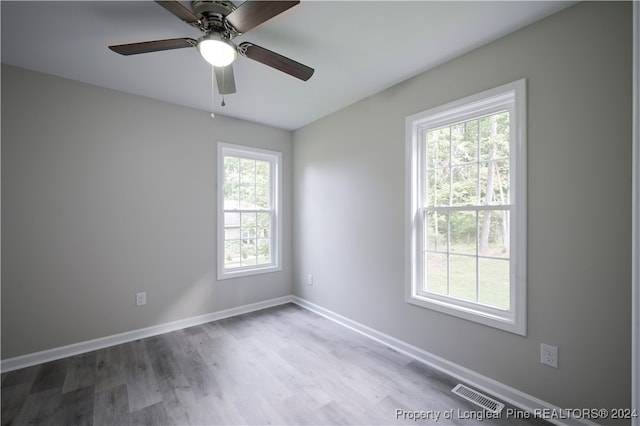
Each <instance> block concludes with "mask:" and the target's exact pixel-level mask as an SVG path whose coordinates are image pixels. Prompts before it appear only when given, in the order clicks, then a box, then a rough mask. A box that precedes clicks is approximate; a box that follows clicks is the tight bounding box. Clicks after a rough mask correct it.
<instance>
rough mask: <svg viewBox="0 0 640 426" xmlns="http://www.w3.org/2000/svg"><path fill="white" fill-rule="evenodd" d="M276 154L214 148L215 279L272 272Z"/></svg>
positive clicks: (276, 251) (276, 241) (275, 266)
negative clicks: (215, 203)
mask: <svg viewBox="0 0 640 426" xmlns="http://www.w3.org/2000/svg"><path fill="white" fill-rule="evenodd" d="M280 163H281V154H280V153H279V152H274V151H267V150H262V149H257V148H250V147H245V146H238V145H231V144H225V143H219V144H218V279H224V278H232V277H237V276H242V275H251V274H256V273H263V272H272V271H278V270H280V269H281V266H280V257H281V256H280V250H281V249H280V246H281V244H280V235H281V231H280V229H281V226H280V214H279V213H280V208H279V205H280V190H279V188H280Z"/></svg>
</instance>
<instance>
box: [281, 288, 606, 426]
mask: <svg viewBox="0 0 640 426" xmlns="http://www.w3.org/2000/svg"><path fill="white" fill-rule="evenodd" d="M291 301H292V302H293V303H295V304H296V305H299V306H301V307H303V308H305V309H308V310H310V311H313V312H315V313H317V314H319V315H322V316H323V317H326V318H328V319H330V320H332V321H335V322H337V323H338V324H341V325H342V326H344V327H347V328H349V329H351V330H353V331H355V332H357V333H360V334H362V335H364V336H366V337H368V338H370V339H373V340H375V341H377V342H379V343H382V344H383V345H385V346H388V347H390V348H391V349H394V350H396V351H398V352H400V353H403V354H405V355H407V356H410V357H411V358H413V359H415V360H417V361H420V362H422V363H424V364H426V365H428V366H430V367H432V368H435V369H436V370H439V371H441V372H443V373H444V374H447V375H449V376H451V377H454V378H455V379H457V380H460V381H462V382H464V383H465V384H467V385H469V386H471V387H474V388H476V389H477V390H480V391H483V392H486V393H488V394H490V395H493V396H495V397H497V398H498V399H500V400H502V401H504V402H507V403H509V404H511V405H513V406H515V407H517V408H520V409H522V410H524V411H527V412H529V413H549V414H551V416H554V414H557V415H556V416H554V417H562V414H563V413H564V411H563V410H562V409H560V408H559V407H556V406H554V405H553V404H550V403H548V402H546V401H542V400H541V399H538V398H536V397H534V396H531V395H528V394H526V393H524V392H521V391H519V390H517V389H514V388H512V387H510V386H507V385H505V384H503V383H500V382H498V381H496V380H493V379H491V378H489V377H486V376H483V375H481V374H478V373H476V372H475V371H472V370H470V369H468V368H465V367H463V366H461V365H458V364H455V363H453V362H451V361H448V360H446V359H444V358H441V357H439V356H436V355H434V354H432V353H429V352H427V351H425V350H422V349H420V348H418V347H416V346H413V345H410V344H408V343H406V342H403V341H401V340H398V339H396V338H395V337H391V336H389V335H387V334H384V333H381V332H379V331H377V330H375V329H373V328H371V327H367V326H366V325H363V324H360V323H358V322H356V321H353V320H350V319H349V318H346V317H344V316H342V315H340V314H337V313H335V312H333V311H330V310H328V309H325V308H323V307H321V306H318V305H316V304H314V303H311V302H309V301H307V300H304V299H301V298H299V297H297V296H292V300H291ZM547 420H548V421H550V422H551V423H554V424H557V425H567V426H569V425H595V426H597V424H596V423H593V422H591V421H589V420H586V419H575V418H559V419H558V418H548V419H547Z"/></svg>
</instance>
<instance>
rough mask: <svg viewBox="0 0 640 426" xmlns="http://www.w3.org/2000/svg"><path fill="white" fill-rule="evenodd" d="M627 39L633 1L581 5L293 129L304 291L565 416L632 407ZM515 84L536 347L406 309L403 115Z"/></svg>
mask: <svg viewBox="0 0 640 426" xmlns="http://www.w3.org/2000/svg"><path fill="white" fill-rule="evenodd" d="M631 33H632V25H631V3H630V2H614V3H595V2H586V3H581V4H578V5H576V6H573V7H570V8H568V9H566V10H565V11H562V12H560V13H558V14H556V15H554V16H551V17H549V18H547V19H545V20H542V21H539V22H537V23H535V24H533V25H531V26H529V27H527V28H525V29H523V30H521V31H518V32H516V33H514V34H511V35H509V36H507V37H504V38H502V39H500V40H497V41H495V42H493V43H490V44H488V45H486V46H483V47H481V48H479V49H477V50H475V51H473V52H471V53H469V54H466V55H464V56H462V57H460V58H457V59H455V60H452V61H450V62H448V63H446V64H443V65H441V66H439V67H437V68H435V69H433V70H430V71H428V72H426V73H424V74H421V75H419V76H417V77H415V78H412V79H410V80H407V81H405V82H403V83H401V84H399V85H397V86H394V87H392V88H390V89H388V90H385V91H383V92H380V93H378V94H376V95H374V96H371V97H369V98H367V99H364V100H362V101H361V102H359V103H356V104H354V105H351V106H349V107H347V108H345V109H343V110H341V111H339V112H336V113H334V114H332V115H330V116H328V117H325V118H323V119H321V120H318V121H316V122H314V123H312V124H310V125H308V126H306V127H304V128H302V129H299V130H298V131H296V132H295V133H294V192H293V194H294V265H295V270H294V293H295V294H296V295H298V296H300V297H302V298H305V299H307V300H309V301H311V302H314V303H316V304H319V305H320V306H323V307H325V308H327V309H330V310H333V311H334V312H336V313H339V314H341V315H344V316H346V317H348V318H350V319H352V320H355V321H358V322H360V323H362V324H365V325H367V326H370V327H373V328H375V329H377V330H379V331H381V332H384V333H387V334H389V335H391V336H393V337H396V338H399V339H401V340H403V341H406V342H408V343H410V344H413V345H415V346H418V347H420V348H423V349H424V350H426V351H429V352H431V353H433V354H435V355H438V356H441V357H444V358H446V359H449V360H451V361H453V362H455V363H457V364H460V365H462V366H465V367H468V368H470V369H472V370H474V371H477V372H478V373H480V374H483V375H486V376H488V377H490V378H493V379H495V380H498V381H500V382H502V383H505V384H507V385H510V386H512V387H514V388H516V389H520V390H522V391H524V392H526V393H529V394H531V395H533V396H536V397H539V398H541V399H543V400H546V401H549V402H551V403H553V404H556V405H557V406H559V407H609V408H612V407H629V406H630V400H631V397H630V388H631V383H630V365H631V356H630V355H631V345H630V343H631V342H630V333H631V331H630V328H631V321H630V317H631V300H630V296H631V252H630V235H631V197H630V194H631V69H632V67H631V40H632V39H631ZM416 54H419V52H416ZM520 78H526V79H527V81H528V212H527V214H528V269H529V270H528V335H527V336H526V337H521V336H518V335H515V334H510V333H507V332H503V331H499V330H496V329H492V328H489V327H486V326H482V325H478V324H475V323H472V322H468V321H465V320H462V319H457V318H454V317H451V316H447V315H445V314H441V313H438V312H434V311H430V310H427V309H423V308H420V307H417V306H413V305H409V304H407V303H406V302H405V299H404V288H405V287H404V285H405V268H404V265H405V263H404V259H405V258H404V256H405V228H404V223H405V181H404V178H405V158H404V155H405V135H404V118H405V117H406V116H407V115H410V114H413V113H416V112H419V111H422V110H425V109H427V108H430V107H433V106H437V105H440V104H443V103H446V102H448V101H451V100H455V99H457V98H461V97H464V96H467V95H471V94H474V93H477V92H480V91H483V90H485V89H489V88H492V87H495V86H498V85H500V84H503V83H507V82H510V81H514V80H517V79H520ZM309 273H311V274H313V275H314V285H313V286H307V285H306V275H307V274H309ZM540 342H544V343H548V344H551V345H555V346H558V348H559V363H560V368H558V369H553V368H550V367H546V366H543V365H542V364H540V362H539V360H540V350H539V345H540Z"/></svg>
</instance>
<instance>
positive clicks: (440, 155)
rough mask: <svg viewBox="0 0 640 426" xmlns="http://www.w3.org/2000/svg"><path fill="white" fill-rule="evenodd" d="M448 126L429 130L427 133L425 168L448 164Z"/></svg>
mask: <svg viewBox="0 0 640 426" xmlns="http://www.w3.org/2000/svg"><path fill="white" fill-rule="evenodd" d="M450 132H451V131H450V128H449V127H443V128H440V129H434V130H430V131H429V132H428V133H427V168H428V169H434V168H438V167H447V166H449V148H450V146H449V145H450V139H449V137H450Z"/></svg>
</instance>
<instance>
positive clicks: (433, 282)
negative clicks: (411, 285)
mask: <svg viewBox="0 0 640 426" xmlns="http://www.w3.org/2000/svg"><path fill="white" fill-rule="evenodd" d="M425 263H426V265H425V266H426V268H425V269H426V274H425V275H426V277H425V290H426V291H429V292H431V293H436V294H442V295H445V296H446V295H447V294H448V290H447V255H446V254H442V253H426V256H425Z"/></svg>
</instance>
